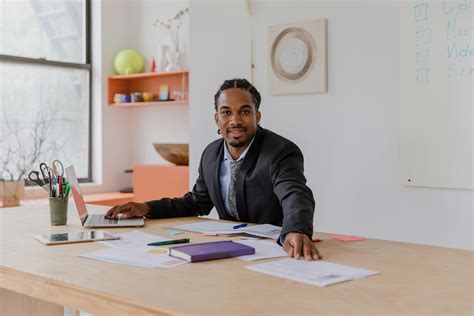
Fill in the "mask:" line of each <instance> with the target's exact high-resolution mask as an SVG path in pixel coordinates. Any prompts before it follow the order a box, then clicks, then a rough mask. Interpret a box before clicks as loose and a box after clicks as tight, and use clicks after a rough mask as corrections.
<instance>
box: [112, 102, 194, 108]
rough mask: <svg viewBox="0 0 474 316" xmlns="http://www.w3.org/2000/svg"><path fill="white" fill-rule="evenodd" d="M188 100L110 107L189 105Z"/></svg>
mask: <svg viewBox="0 0 474 316" xmlns="http://www.w3.org/2000/svg"><path fill="white" fill-rule="evenodd" d="M188 103H189V101H188V100H181V101H159V102H135V103H113V104H110V106H113V107H121V108H133V107H144V106H156V105H188Z"/></svg>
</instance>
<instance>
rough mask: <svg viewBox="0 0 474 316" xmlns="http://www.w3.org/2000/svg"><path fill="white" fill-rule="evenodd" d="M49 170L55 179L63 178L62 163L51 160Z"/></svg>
mask: <svg viewBox="0 0 474 316" xmlns="http://www.w3.org/2000/svg"><path fill="white" fill-rule="evenodd" d="M51 169H52V171H53V176H55V177H59V176H60V177H61V178H63V177H64V166H63V163H62V162H61V161H60V160H58V159H56V160H53V163H52V164H51Z"/></svg>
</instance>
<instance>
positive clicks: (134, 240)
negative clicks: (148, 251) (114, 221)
mask: <svg viewBox="0 0 474 316" xmlns="http://www.w3.org/2000/svg"><path fill="white" fill-rule="evenodd" d="M114 235H115V236H120V239H118V240H110V241H102V242H100V243H101V244H104V245H106V246H107V247H114V248H116V247H135V246H146V245H147V244H149V243H152V242H155V241H168V240H171V239H169V238H163V237H160V236H156V235H152V234H148V233H145V232H142V231H139V230H132V231H129V232H125V233H118V234H114Z"/></svg>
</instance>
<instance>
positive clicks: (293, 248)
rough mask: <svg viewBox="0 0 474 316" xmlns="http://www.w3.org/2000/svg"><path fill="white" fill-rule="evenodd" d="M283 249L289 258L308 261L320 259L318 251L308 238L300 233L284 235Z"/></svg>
mask: <svg viewBox="0 0 474 316" xmlns="http://www.w3.org/2000/svg"><path fill="white" fill-rule="evenodd" d="M283 249H284V250H285V251H286V252H287V253H288V255H289V256H290V257H291V258H295V259H299V258H300V257H303V258H305V259H306V260H308V261H311V260H318V259H322V258H323V257H322V256H321V255H320V254H319V251H318V249H317V248H316V246H315V245H314V244H313V242H312V241H311V239H309V237H308V236H306V235H305V234H301V233H295V232H292V233H288V234H286V235H285V243H284V244H283Z"/></svg>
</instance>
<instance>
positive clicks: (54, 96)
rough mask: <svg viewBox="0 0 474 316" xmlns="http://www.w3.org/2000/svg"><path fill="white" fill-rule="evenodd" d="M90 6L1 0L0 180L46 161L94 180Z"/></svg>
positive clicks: (77, 0) (80, 0)
mask: <svg viewBox="0 0 474 316" xmlns="http://www.w3.org/2000/svg"><path fill="white" fill-rule="evenodd" d="M90 81H91V64H90V1H89V0H0V178H2V179H6V180H10V179H15V178H18V177H19V176H23V177H24V178H26V177H27V175H28V173H29V172H30V171H31V170H38V169H39V164H40V163H41V162H47V164H48V165H49V164H50V163H51V162H52V160H54V159H59V160H61V161H62V162H63V164H64V166H65V167H66V166H69V165H74V167H75V169H76V173H77V174H78V177H79V178H80V179H81V180H82V181H90V179H91V156H92V154H91V139H90V138H91V131H90V126H91V115H90V113H91V105H90V104H91V83H90Z"/></svg>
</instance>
